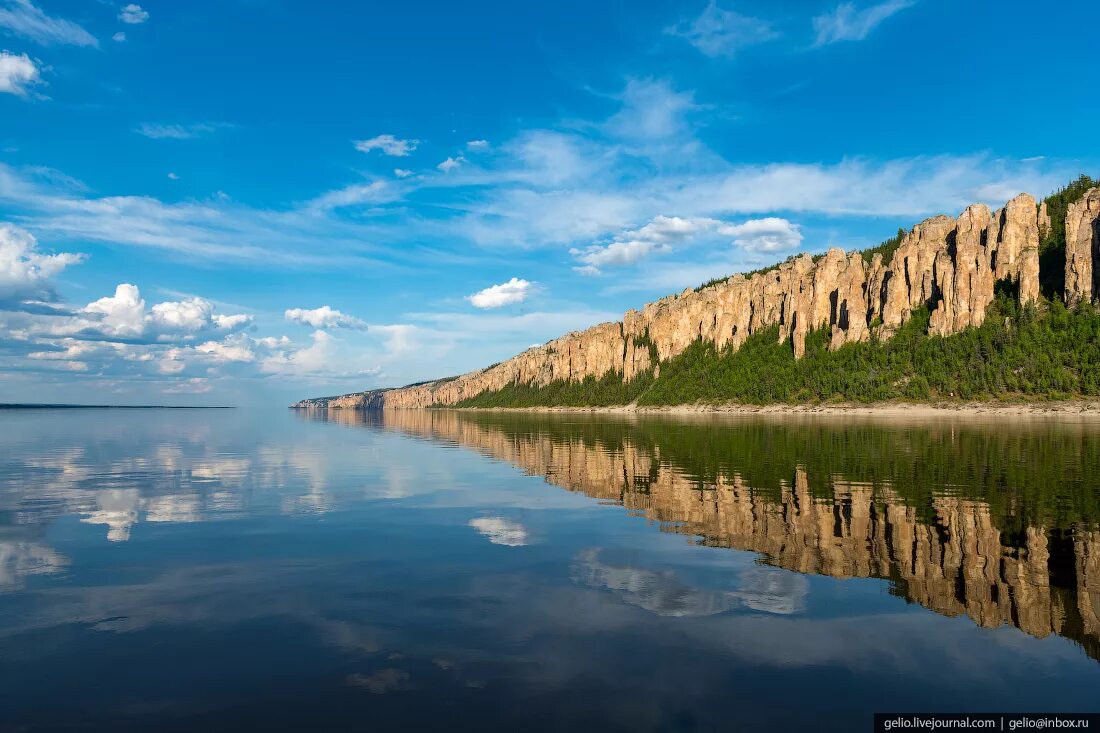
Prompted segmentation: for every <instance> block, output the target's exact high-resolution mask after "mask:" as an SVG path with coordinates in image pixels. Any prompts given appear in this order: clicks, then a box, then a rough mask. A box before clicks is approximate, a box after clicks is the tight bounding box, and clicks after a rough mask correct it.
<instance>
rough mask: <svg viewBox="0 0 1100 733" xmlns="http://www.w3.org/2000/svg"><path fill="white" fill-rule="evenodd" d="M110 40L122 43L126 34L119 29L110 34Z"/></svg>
mask: <svg viewBox="0 0 1100 733" xmlns="http://www.w3.org/2000/svg"><path fill="white" fill-rule="evenodd" d="M111 40H112V41H114V42H115V43H124V42H125V41H126V34H125V33H123V32H122V31H119V32H118V33H116V34H114V35H113V36H111Z"/></svg>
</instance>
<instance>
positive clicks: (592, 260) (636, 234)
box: [570, 216, 722, 275]
mask: <svg viewBox="0 0 1100 733" xmlns="http://www.w3.org/2000/svg"><path fill="white" fill-rule="evenodd" d="M721 224H722V222H720V221H718V220H717V219H709V218H694V219H693V218H681V217H678V216H657V217H655V218H654V219H653V220H652V221H650V222H649V223H648V224H646V225H645V226H643V227H642V228H640V229H633V230H628V231H624V232H620V233H619V234H617V235H615V238H614V239H613V240H612V241H611V242H609V243H607V244H593V245H590V246H588V247H585V248H584V249H572V250H570V253H571V254H572V255H573V256H574V257H576V258H577V260H578V261H579V262H581V263H582V264H581V265H579V266H578V267H576V268H574V269H575V270H576V271H577V272H579V273H581V274H582V275H599V274H600V273H601V272H602V270H603V268H605V267H609V266H616V265H618V266H622V265H633V264H636V263H637V262H639V261H640V260H642V259H644V258H646V257H648V256H649V255H651V254H655V253H657V252H668V251H670V250H671V249H672V247H673V246H674V245H675V244H678V243H680V242H684V241H687V240H689V239H691V238H693V237H696V236H698V235H700V234H703V233H706V232H712V231H714V230H715V229H716V228H718V227H719V226H721Z"/></svg>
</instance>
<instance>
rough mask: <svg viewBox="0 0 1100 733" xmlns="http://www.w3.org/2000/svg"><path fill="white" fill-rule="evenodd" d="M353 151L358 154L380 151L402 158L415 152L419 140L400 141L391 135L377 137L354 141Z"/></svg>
mask: <svg viewBox="0 0 1100 733" xmlns="http://www.w3.org/2000/svg"><path fill="white" fill-rule="evenodd" d="M354 143H355V149H356V150H358V151H359V152H360V153H369V152H370V151H372V150H381V151H382V152H383V153H385V154H386V155H392V156H394V157H397V158H403V157H405V156H407V155H409V154H410V153H411V152H412V151H414V150H416V146H417V145H419V144H420V141H419V140H402V139H401V138H398V137H394V136H393V135H377V136H375V137H372V138H370V139H369V140H355V141H354Z"/></svg>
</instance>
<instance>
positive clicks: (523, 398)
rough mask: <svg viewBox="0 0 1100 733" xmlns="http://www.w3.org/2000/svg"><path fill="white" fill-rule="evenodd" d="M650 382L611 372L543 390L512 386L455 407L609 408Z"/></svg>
mask: <svg viewBox="0 0 1100 733" xmlns="http://www.w3.org/2000/svg"><path fill="white" fill-rule="evenodd" d="M651 383H652V376H649V375H645V376H642V377H639V378H638V379H634V380H631V381H629V382H623V381H622V378H621V377H620V375H619V374H618V373H617V372H609V373H608V374H606V375H604V376H603V377H602V378H600V379H596V378H595V377H588V378H587V379H585V380H584V381H582V382H568V381H565V380H562V379H559V380H556V381H553V382H550V383H549V384H547V385H545V386H543V387H535V386H532V385H530V384H512V385H509V386H507V387H505V388H503V389H500V390H497V391H495V392H482V393H481V394H479V395H477V396H476V397H472V398H470V399H468V400H464V401H462V402H459V403H458V404H457V405H456V407H552V406H554V407H556V406H561V407H610V406H612V405H626V404H629V403H631V402H633V401H634V400H636V399H637V398H638V395H640V394H641V393H642V392H643V391H645V389H646V388H648V387H649V385H650V384H651Z"/></svg>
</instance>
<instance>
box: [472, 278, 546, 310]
mask: <svg viewBox="0 0 1100 733" xmlns="http://www.w3.org/2000/svg"><path fill="white" fill-rule="evenodd" d="M534 288H535V284H534V283H532V282H528V281H527V280H521V279H520V278H518V277H513V278H512V279H511V280H509V281H508V282H506V283H501V284H499V285H492V286H490V287H487V288H485V289H484V290H479V291H478V292H476V293H474V294H473V295H467V296H466V300H468V301H470V304H471V305H473V306H474V307H475V308H501V307H503V306H506V305H512V304H513V303H522V302H523V301H525V300H527V298H528V297H530V295H531V293H533V292H534Z"/></svg>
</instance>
